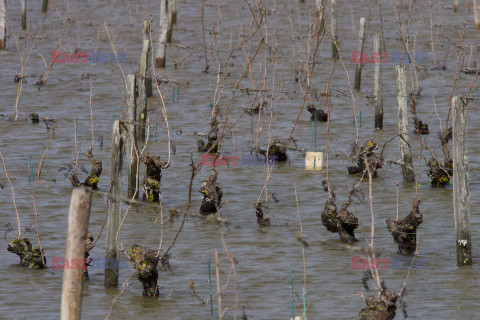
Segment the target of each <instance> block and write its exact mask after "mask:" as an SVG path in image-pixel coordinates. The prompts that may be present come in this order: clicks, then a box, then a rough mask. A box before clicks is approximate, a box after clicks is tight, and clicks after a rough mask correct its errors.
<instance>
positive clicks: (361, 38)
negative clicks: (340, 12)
mask: <svg viewBox="0 0 480 320" xmlns="http://www.w3.org/2000/svg"><path fill="white" fill-rule="evenodd" d="M364 40H365V18H363V17H362V18H360V31H359V32H358V46H357V51H360V60H359V62H358V63H357V68H356V69H355V84H354V88H355V89H356V90H360V83H361V82H362V59H363V43H364Z"/></svg>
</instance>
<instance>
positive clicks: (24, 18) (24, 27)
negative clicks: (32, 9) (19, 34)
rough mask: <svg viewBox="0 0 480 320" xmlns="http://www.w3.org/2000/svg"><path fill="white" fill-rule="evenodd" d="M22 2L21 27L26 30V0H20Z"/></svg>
mask: <svg viewBox="0 0 480 320" xmlns="http://www.w3.org/2000/svg"><path fill="white" fill-rule="evenodd" d="M21 2H22V5H21V7H22V29H23V30H27V0H21Z"/></svg>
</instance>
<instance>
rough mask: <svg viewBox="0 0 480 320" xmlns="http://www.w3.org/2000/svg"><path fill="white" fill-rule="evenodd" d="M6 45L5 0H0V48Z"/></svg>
mask: <svg viewBox="0 0 480 320" xmlns="http://www.w3.org/2000/svg"><path fill="white" fill-rule="evenodd" d="M6 47H7V7H6V6H5V0H0V50H5V48H6Z"/></svg>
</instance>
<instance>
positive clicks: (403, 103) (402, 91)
mask: <svg viewBox="0 0 480 320" xmlns="http://www.w3.org/2000/svg"><path fill="white" fill-rule="evenodd" d="M395 70H396V74H397V105H398V133H399V136H400V139H399V141H400V153H401V154H402V162H403V164H402V173H403V180H404V181H407V182H415V175H414V172H413V164H412V151H411V150H410V144H409V142H408V140H409V139H408V111H407V78H406V77H405V66H396V67H395Z"/></svg>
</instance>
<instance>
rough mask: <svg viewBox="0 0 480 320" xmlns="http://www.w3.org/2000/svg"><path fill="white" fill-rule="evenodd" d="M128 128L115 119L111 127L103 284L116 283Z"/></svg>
mask: <svg viewBox="0 0 480 320" xmlns="http://www.w3.org/2000/svg"><path fill="white" fill-rule="evenodd" d="M128 132H129V130H128V128H127V127H126V126H125V124H124V123H123V121H119V120H116V121H115V122H114V123H113V128H112V150H111V151H110V199H109V201H108V211H107V212H108V214H107V247H106V251H105V262H106V263H105V282H104V284H105V286H106V287H116V286H117V285H118V275H119V268H118V263H116V261H118V259H119V249H120V248H119V244H120V241H119V239H118V238H117V231H118V228H119V227H120V221H121V215H122V201H121V198H122V169H123V161H124V158H125V148H126V144H127V141H128V140H129V139H128Z"/></svg>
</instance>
